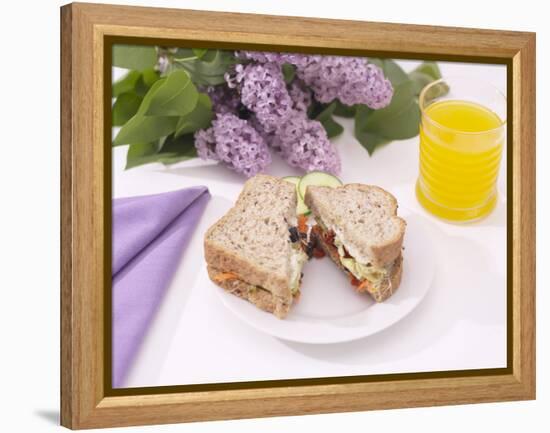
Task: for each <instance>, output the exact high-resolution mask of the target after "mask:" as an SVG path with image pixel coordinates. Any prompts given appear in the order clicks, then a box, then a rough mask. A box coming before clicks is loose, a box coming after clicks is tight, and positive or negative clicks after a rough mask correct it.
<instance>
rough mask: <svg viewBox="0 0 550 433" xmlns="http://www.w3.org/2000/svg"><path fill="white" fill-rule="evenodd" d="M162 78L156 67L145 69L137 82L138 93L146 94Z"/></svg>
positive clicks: (136, 89)
mask: <svg viewBox="0 0 550 433" xmlns="http://www.w3.org/2000/svg"><path fill="white" fill-rule="evenodd" d="M158 80H160V75H159V73H158V72H157V71H155V70H154V69H145V70H144V71H142V72H141V76H140V77H139V80H138V82H137V84H136V88H135V91H136V94H137V95H139V96H142V97H143V96H145V95H146V94H147V92H148V91H149V89H150V88H151V87H152V86H153V84H155V83H156V82H157V81H158Z"/></svg>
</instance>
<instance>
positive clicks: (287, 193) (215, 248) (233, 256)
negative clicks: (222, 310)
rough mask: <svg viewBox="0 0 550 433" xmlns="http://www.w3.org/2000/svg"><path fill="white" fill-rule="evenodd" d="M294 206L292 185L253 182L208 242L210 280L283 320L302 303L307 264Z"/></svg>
mask: <svg viewBox="0 0 550 433" xmlns="http://www.w3.org/2000/svg"><path fill="white" fill-rule="evenodd" d="M296 203H297V199H296V188H295V186H294V185H293V184H291V183H289V182H286V181H284V180H282V179H279V178H276V177H272V176H267V175H257V176H254V177H252V178H250V179H249V180H248V181H247V182H246V183H245V184H244V187H243V190H242V191H241V193H240V195H239V197H238V199H237V201H236V203H235V205H234V206H233V208H231V209H230V210H229V211H228V212H227V213H226V214H225V215H224V216H223V217H222V218H221V219H220V220H219V221H217V222H216V223H215V224H214V225H213V226H212V227H210V228H209V229H208V231H207V232H206V234H205V238H204V253H205V259H206V264H207V270H208V275H209V277H210V279H211V280H212V281H213V282H214V283H215V284H217V285H218V286H220V287H222V288H223V289H224V290H226V291H228V292H229V293H232V294H233V295H236V296H238V297H240V298H242V299H245V300H247V301H249V302H251V303H252V304H254V305H255V306H257V307H258V308H260V309H262V310H264V311H267V312H269V313H272V314H274V315H275V316H276V317H278V318H281V319H282V318H284V317H285V316H286V315H287V314H288V312H289V310H290V308H291V306H292V304H293V303H294V302H296V301H297V299H298V298H299V295H300V284H301V279H302V267H303V265H304V264H305V262H306V261H307V255H306V254H305V253H304V251H303V248H302V242H300V236H299V235H298V233H297V228H296V225H297V218H296Z"/></svg>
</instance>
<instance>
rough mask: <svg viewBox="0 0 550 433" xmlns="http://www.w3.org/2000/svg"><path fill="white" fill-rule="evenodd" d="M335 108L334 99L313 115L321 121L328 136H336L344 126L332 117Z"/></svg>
mask: <svg viewBox="0 0 550 433" xmlns="http://www.w3.org/2000/svg"><path fill="white" fill-rule="evenodd" d="M335 108H336V101H334V102H332V103H330V104H329V105H327V106H326V108H325V109H324V110H323V111H321V112H320V113H319V114H318V115H317V116H316V117H315V119H316V120H318V121H319V122H321V124H322V125H323V127H324V128H325V131H326V132H327V136H328V138H332V137H336V136H337V135H340V134H341V133H342V132H343V131H344V127H343V126H342V125H340V124H339V123H338V122H336V121H335V120H334V119H333V117H332V115H333V113H334V110H335Z"/></svg>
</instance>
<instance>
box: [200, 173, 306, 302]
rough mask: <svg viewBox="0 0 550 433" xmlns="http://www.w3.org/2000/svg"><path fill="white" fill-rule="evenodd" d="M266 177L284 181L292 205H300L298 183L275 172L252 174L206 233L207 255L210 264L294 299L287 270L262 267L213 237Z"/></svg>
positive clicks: (282, 184) (281, 295)
mask: <svg viewBox="0 0 550 433" xmlns="http://www.w3.org/2000/svg"><path fill="white" fill-rule="evenodd" d="M262 179H267V180H268V181H277V182H280V184H279V187H280V188H287V189H288V195H289V197H290V200H291V202H290V205H289V209H291V210H292V211H293V210H294V209H295V208H296V194H295V187H294V185H292V184H291V183H289V182H285V181H282V180H280V179H278V178H275V177H273V176H268V175H262V174H259V175H256V176H254V177H253V178H250V179H249V180H248V181H247V182H246V183H245V185H244V187H243V189H242V190H241V192H240V194H239V196H238V198H237V200H236V201H235V204H234V205H233V207H232V208H231V209H230V210H229V211H228V212H227V213H226V214H225V215H224V216H222V217H221V218H220V219H219V220H218V221H217V222H216V223H214V224H213V225H212V226H211V227H210V228H209V229H208V230H207V231H206V233H205V235H204V257H205V260H206V263H207V264H208V265H209V266H211V267H213V268H216V269H223V270H224V272H235V273H237V274H238V275H243V276H245V278H246V282H247V283H250V284H251V285H254V286H260V287H265V288H266V289H267V290H269V291H270V292H271V293H273V294H274V295H275V296H277V297H279V298H282V299H285V300H287V301H288V302H289V303H291V301H292V293H291V290H290V287H289V280H288V275H287V274H286V273H283V272H280V270H279V269H266V268H265V267H263V268H262V267H260V266H257V265H256V264H255V263H254V262H252V261H250V260H248V259H247V258H246V257H243V256H240V255H238V254H237V253H236V252H234V251H232V250H229V249H227V248H224V246H223V245H220V244H219V243H217V242H215V241H213V240H212V239H211V233H212V232H213V230H215V229H216V228H218V227H220V226H222V225H224V224H226V221H227V220H228V219H229V215H230V214H231V213H232V212H234V211H235V208H236V207H237V204H238V203H239V202H240V201H241V200H242V199H243V198H244V196H245V194H246V193H247V192H248V190H250V189H253V188H255V182H256V181H261V180H262Z"/></svg>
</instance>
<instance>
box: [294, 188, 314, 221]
mask: <svg viewBox="0 0 550 433" xmlns="http://www.w3.org/2000/svg"><path fill="white" fill-rule="evenodd" d="M296 195H297V196H298V204H297V205H296V214H297V215H302V214H303V215H309V214H310V213H311V211H310V210H309V208H308V207H307V206H306V204H305V203H304V200H302V197H300V194H298V192H296Z"/></svg>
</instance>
